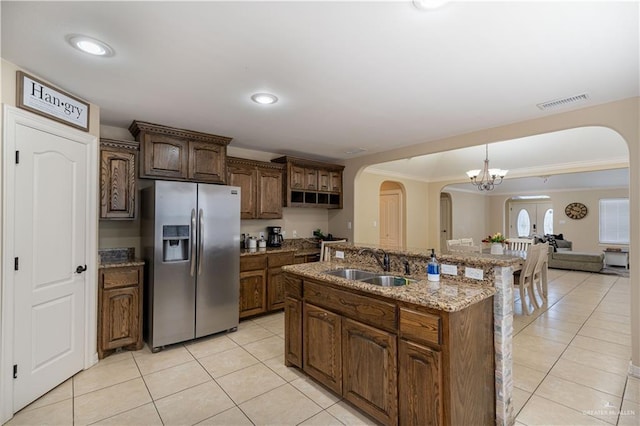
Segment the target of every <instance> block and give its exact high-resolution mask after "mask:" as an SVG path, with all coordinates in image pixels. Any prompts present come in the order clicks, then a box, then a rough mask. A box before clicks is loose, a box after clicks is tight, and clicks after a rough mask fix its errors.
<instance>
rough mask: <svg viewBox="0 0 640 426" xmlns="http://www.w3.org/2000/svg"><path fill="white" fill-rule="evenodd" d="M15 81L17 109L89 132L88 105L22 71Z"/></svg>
mask: <svg viewBox="0 0 640 426" xmlns="http://www.w3.org/2000/svg"><path fill="white" fill-rule="evenodd" d="M17 79H18V93H17V98H18V99H17V102H16V104H17V105H18V107H19V108H22V109H26V110H28V111H31V112H33V113H35V114H39V115H42V116H43V117H47V118H51V119H52V120H56V121H59V122H61V123H64V124H68V125H69V126H72V127H75V128H77V129H80V130H84V131H85V132H88V131H89V104H88V103H86V102H84V101H81V100H80V99H78V98H76V97H75V96H72V95H70V94H68V93H66V92H63V91H61V90H58V89H56V88H54V87H52V86H51V85H49V84H47V83H45V82H43V81H41V80H38V79H37V78H35V77H32V76H30V75H28V74H26V73H24V72H22V71H18V72H17Z"/></svg>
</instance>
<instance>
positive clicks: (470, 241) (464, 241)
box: [460, 238, 473, 246]
mask: <svg viewBox="0 0 640 426" xmlns="http://www.w3.org/2000/svg"><path fill="white" fill-rule="evenodd" d="M460 245H461V246H472V245H473V238H460Z"/></svg>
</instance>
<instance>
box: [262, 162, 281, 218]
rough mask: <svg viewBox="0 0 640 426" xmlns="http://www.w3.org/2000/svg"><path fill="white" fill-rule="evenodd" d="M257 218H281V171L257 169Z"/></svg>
mask: <svg viewBox="0 0 640 426" xmlns="http://www.w3.org/2000/svg"><path fill="white" fill-rule="evenodd" d="M257 175H258V185H257V186H258V191H257V192H258V195H257V204H258V208H257V210H258V212H257V217H258V219H281V218H282V173H281V172H280V171H277V170H266V169H258V172H257Z"/></svg>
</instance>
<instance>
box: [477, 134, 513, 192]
mask: <svg viewBox="0 0 640 426" xmlns="http://www.w3.org/2000/svg"><path fill="white" fill-rule="evenodd" d="M485 152H486V157H485V159H484V167H483V168H482V170H480V169H476V170H469V171H468V172H467V176H469V179H471V183H472V184H473V185H475V186H477V187H478V190H479V191H491V190H492V189H493V187H494V186H496V185H500V184H501V183H502V178H504V177H505V175H506V174H507V172H508V171H509V170H502V169H490V168H489V145H485Z"/></svg>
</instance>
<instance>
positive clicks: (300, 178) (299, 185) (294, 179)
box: [289, 165, 305, 189]
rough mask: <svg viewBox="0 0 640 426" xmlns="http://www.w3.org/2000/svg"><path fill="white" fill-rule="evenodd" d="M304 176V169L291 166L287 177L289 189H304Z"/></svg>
mask: <svg viewBox="0 0 640 426" xmlns="http://www.w3.org/2000/svg"><path fill="white" fill-rule="evenodd" d="M304 182H305V175H304V167H299V166H294V165H292V166H291V176H289V184H290V185H291V189H304Z"/></svg>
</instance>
